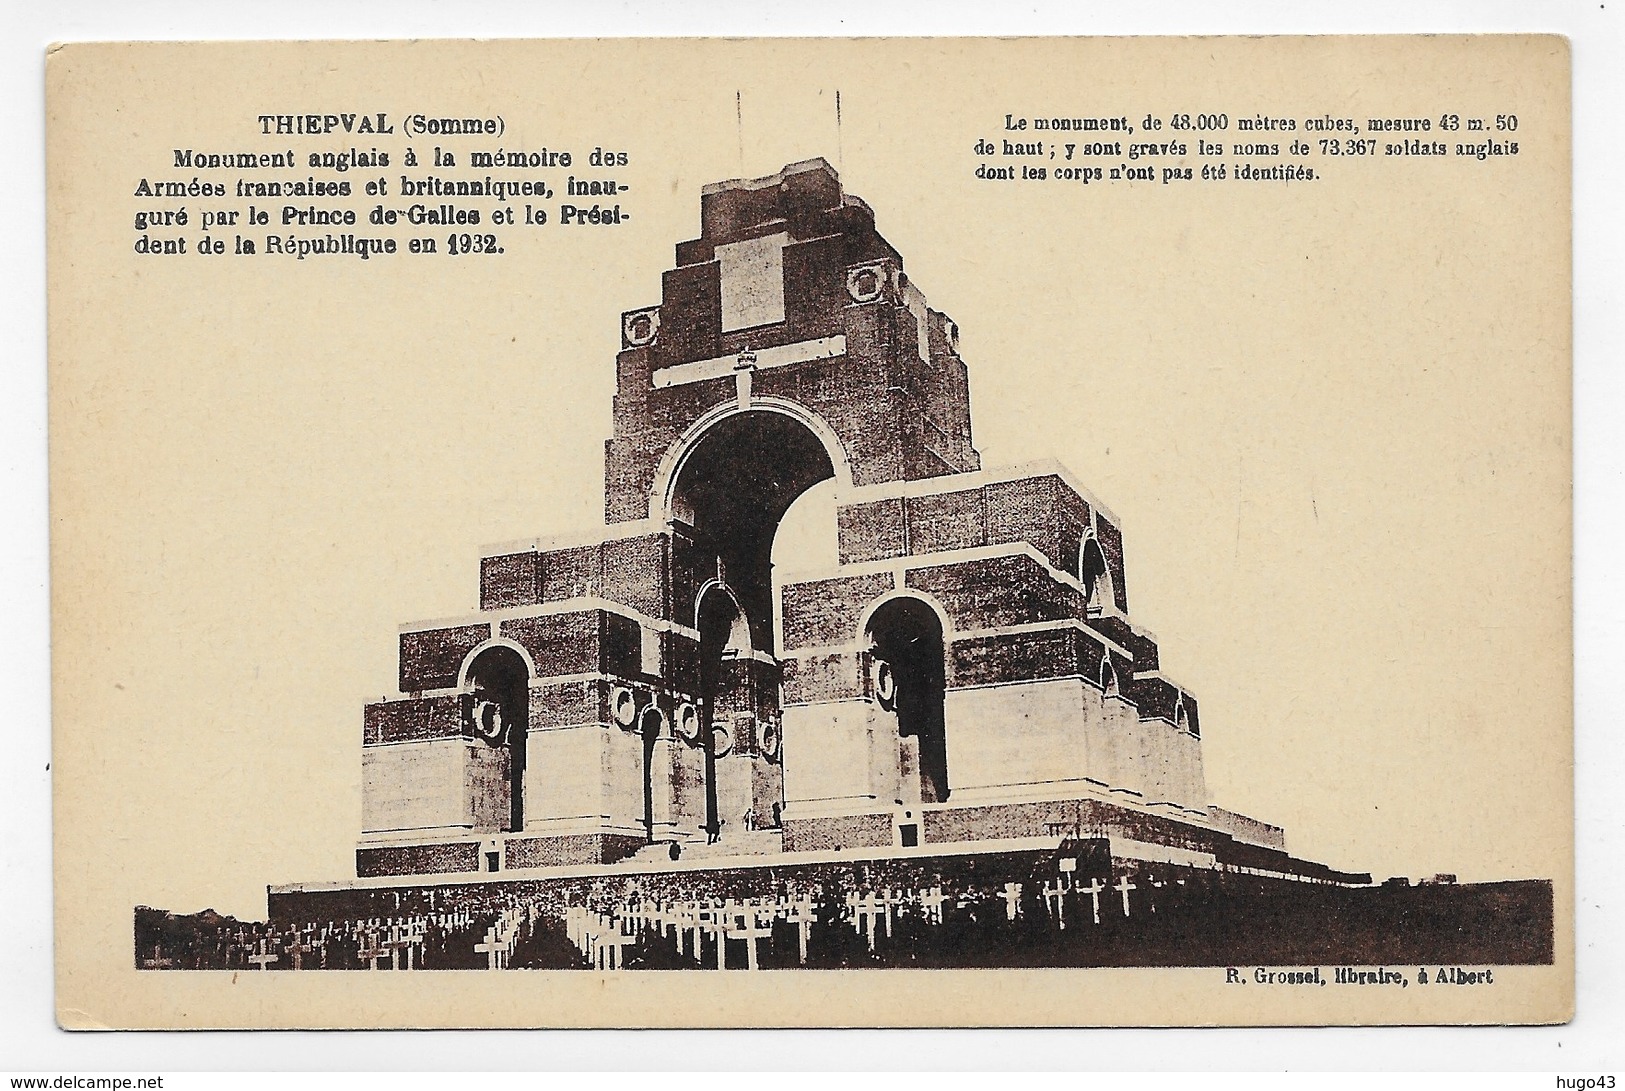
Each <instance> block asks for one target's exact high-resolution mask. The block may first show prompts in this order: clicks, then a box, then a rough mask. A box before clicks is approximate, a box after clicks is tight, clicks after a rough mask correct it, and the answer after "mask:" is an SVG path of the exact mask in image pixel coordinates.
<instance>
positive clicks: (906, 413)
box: [604, 159, 980, 523]
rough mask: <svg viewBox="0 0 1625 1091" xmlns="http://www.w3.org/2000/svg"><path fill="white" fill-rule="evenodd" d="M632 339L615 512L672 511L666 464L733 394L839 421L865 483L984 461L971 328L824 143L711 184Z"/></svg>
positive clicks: (817, 420) (608, 475) (734, 401)
mask: <svg viewBox="0 0 1625 1091" xmlns="http://www.w3.org/2000/svg"><path fill="white" fill-rule="evenodd" d="M621 346H622V349H621V353H620V355H619V357H618V358H617V362H616V363H617V374H616V392H615V432H614V436H613V438H612V439H610V440H609V441H608V443H607V444H606V449H605V474H604V476H605V500H604V511H605V518H606V520H607V521H608V522H610V523H621V522H627V521H629V520H635V519H642V518H645V517H649V516H654V517H657V518H658V517H660V516H661V515H662V510H661V509H662V507H663V506H664V505H665V504H666V503H667V499H668V498H666V497H663V496H661V495H657V494H658V493H660V492H661V491H662V489H663V487H664V486H665V485H666V484H669V482H667V481H663V478H665V477H667V476H669V470H670V468H671V464H672V463H673V461H674V460H675V459H676V457H677V456H678V455H680V454H681V451H682V448H684V447H685V446H686V445H687V444H688V443H689V442H690V441H691V440H692V439H694V438H696V437H697V436H698V434H699V432H700V431H702V430H703V427H704V424H705V422H707V421H709V420H710V418H711V417H713V416H715V415H716V413H717V411H718V410H719V409H720V408H721V407H729V406H731V407H736V408H737V409H739V410H750V409H753V408H766V409H778V410H780V411H783V412H788V413H790V414H791V415H793V416H800V417H803V418H804V419H805V420H807V421H809V422H810V423H811V424H812V426H813V427H814V429H815V430H816V431H819V432H822V433H825V435H826V436H829V435H830V434H832V438H833V439H834V440H835V441H836V442H838V444H839V446H840V447H841V448H842V449H843V450H842V451H841V452H839V455H840V456H842V457H843V459H844V462H845V466H844V467H837V468H836V472H837V473H842V472H843V471H844V472H849V473H850V477H851V483H852V484H854V485H869V484H876V483H879V482H886V481H903V480H915V479H919V478H927V477H936V476H939V475H942V474H950V473H962V472H965V471H969V470H975V469H978V468H979V466H980V459H979V457H978V455H977V453H976V450H975V448H974V447H973V446H972V445H971V424H970V397H969V393H968V390H967V387H966V377H965V365H964V363H963V362H962V361H961V360H960V358H959V352H958V330H957V328H956V327H955V325H954V323H953V322H952V321H951V320H950V319H949V318H948V317H947V316H946V315H944V314H943V313H942V312H941V311H935V310H932V309H931V308H930V306H928V305H927V303H926V301H925V296H924V295H923V294H922V293H921V292H920V290H919V289H918V288H917V287H915V285H914V284H913V283H912V282H911V281H910V280H909V279H908V277H907V275H906V274H905V273H904V272H903V260H902V258H901V257H900V256H899V255H898V253H897V251H896V250H894V249H893V248H892V247H891V245H890V244H889V243H888V242H886V240H885V239H884V238H882V237H881V236H880V234H879V233H878V232H877V231H876V230H875V218H874V213H873V212H872V211H871V210H870V209H869V207H868V206H867V205H866V204H864V203H863V202H862V201H861V200H859V199H858V198H856V197H852V196H849V195H847V194H844V193H843V192H842V191H841V183H840V179H839V178H838V177H837V176H836V173H835V171H834V169H833V168H832V167H830V165H829V164H828V163H826V162H825V161H824V160H822V159H810V160H807V161H806V162H803V163H796V164H793V165H791V166H788V167H785V168H784V169H783V170H781V171H779V172H778V173H776V174H772V175H769V176H767V177H765V178H754V179H738V180H734V181H729V182H718V183H715V184H712V185H709V186H706V187H705V189H704V191H703V193H702V196H701V232H700V237H699V238H697V239H693V240H691V241H688V242H683V243H679V244H678V245H677V266H676V268H674V269H670V270H668V271H667V272H666V274H665V277H664V283H663V285H662V290H661V302H660V305H659V306H656V307H644V308H640V309H638V310H633V311H628V312H626V313H625V314H624V315H623V316H622V325H621ZM826 442H828V439H826ZM663 464H664V465H663ZM826 476H827V475H826ZM664 514H666V515H670V514H671V512H669V511H666V512H665V513H664Z"/></svg>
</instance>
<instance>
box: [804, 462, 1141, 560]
mask: <svg viewBox="0 0 1625 1091" xmlns="http://www.w3.org/2000/svg"><path fill="white" fill-rule="evenodd" d="M1090 517H1091V513H1090V508H1089V504H1088V502H1087V501H1086V500H1084V499H1083V497H1081V496H1079V495H1078V494H1077V493H1076V492H1074V491H1073V490H1072V488H1071V487H1070V486H1068V485H1067V484H1066V482H1064V481H1063V480H1061V478H1060V477H1058V476H1056V475H1055V474H1043V475H1040V476H1037V477H1027V478H1018V479H1016V480H1013V481H1000V482H994V483H992V484H988V485H983V486H978V487H976V488H971V489H955V490H949V491H944V492H940V493H929V494H927V495H925V496H910V497H890V498H887V499H884V500H873V501H869V502H868V503H862V504H848V505H844V506H843V507H841V508H840V509H839V510H838V511H837V513H836V520H837V527H838V531H839V541H840V557H841V562H842V563H843V564H857V563H861V562H864V561H876V560H885V559H888V558H892V557H904V556H920V555H922V554H927V553H938V552H944V551H947V550H953V549H974V548H976V547H978V546H985V545H1008V544H1014V543H1017V542H1025V543H1027V544H1028V545H1031V546H1032V547H1033V548H1034V549H1036V550H1037V551H1038V552H1039V554H1040V555H1042V556H1043V557H1044V558H1045V560H1047V561H1048V562H1049V564H1050V566H1051V567H1053V568H1057V569H1059V570H1060V571H1062V572H1067V573H1070V574H1071V575H1073V576H1076V575H1077V574H1078V550H1079V547H1080V545H1081V544H1082V541H1083V535H1084V532H1085V529H1086V528H1087V527H1088V526H1089V520H1090ZM1119 544H1120V543H1119ZM1102 552H1103V553H1104V552H1105V550H1104V549H1103V550H1102ZM1114 572H1115V570H1114ZM1114 578H1115V575H1114Z"/></svg>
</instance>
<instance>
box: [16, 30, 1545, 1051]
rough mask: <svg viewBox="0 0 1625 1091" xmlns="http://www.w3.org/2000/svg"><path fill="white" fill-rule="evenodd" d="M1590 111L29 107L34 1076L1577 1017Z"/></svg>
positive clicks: (1013, 44)
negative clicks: (148, 1032)
mask: <svg viewBox="0 0 1625 1091" xmlns="http://www.w3.org/2000/svg"><path fill="white" fill-rule="evenodd" d="M1569 66H1570V54H1569V48H1568V43H1567V42H1566V41H1565V40H1564V39H1562V38H1558V37H1552V36H1535V35H1530V36H1493V35H1492V36H1476V37H1475V36H1441V37H1430V38H1419V37H1323V38H1252V39H1244V38H1162V39H1126V38H1064V39H1036V38H1028V39H999V40H995V39H852V40H834V39H800V40H769V39H750V40H744V39H741V40H724V39H695V40H690V41H684V42H677V41H671V40H664V41H660V40H653V39H645V40H639V39H621V40H607V39H605V40H573V41H562V40H559V41H481V42H473V41H413V42H405V41H401V42H373V43H337V42H278V43H268V42H265V43H220V42H216V43H202V42H199V43H169V44H163V43H77V44H72V45H67V46H63V47H61V48H60V49H58V50H55V51H53V53H52V55H51V56H50V58H49V60H48V64H47V85H48V86H47V113H48V117H47V141H48V159H47V178H48V192H49V200H50V208H49V220H48V228H49V238H48V241H49V247H50V253H49V265H48V276H49V292H50V298H49V317H50V366H49V379H50V391H49V397H50V406H49V409H50V415H51V430H50V443H51V452H50V457H51V463H50V472H51V508H52V527H51V535H52V537H51V550H52V618H53V648H52V658H53V667H52V670H53V690H52V696H53V732H54V737H53V768H54V778H55V780H54V807H55V826H54V835H53V836H54V844H55V865H54V866H55V882H56V908H55V913H56V926H57V951H56V965H57V980H56V984H57V1002H56V1011H57V1018H58V1020H59V1022H60V1023H61V1025H63V1026H64V1027H67V1028H90V1027H106V1028H127V1029H142V1028H172V1029H181V1028H187V1029H215V1028H251V1027H262V1028H292V1027H310V1028H315V1027H331V1028H359V1027H376V1028H383V1027H395V1028H409V1027H482V1026H483V1027H721V1026H729V1027H791V1026H796V1027H839V1026H866V1027H901V1026H967V1027H970V1026H1099V1025H1104V1026H1168V1025H1174V1026H1190V1025H1238V1026H1239V1025H1248V1026H1256V1025H1283V1024H1285V1025H1300V1024H1301V1025H1314V1026H1322V1025H1353V1024H1417V1023H1422V1024H1482V1023H1554V1022H1564V1021H1566V1020H1568V1019H1569V1018H1570V1017H1571V1016H1572V1014H1573V1010H1574V984H1573V983H1574V910H1575V885H1574V849H1575V841H1574V826H1573V820H1574V810H1573V805H1574V787H1573V732H1572V727H1573V661H1572V627H1571V604H1572V599H1571V561H1570V557H1571V527H1572V515H1571V505H1570V496H1571V489H1572V480H1573V479H1572V467H1571V435H1572V432H1571V422H1570V413H1571V387H1570V377H1571V367H1572V348H1571V334H1570V319H1571V279H1570V278H1571V273H1570V263H1571V253H1570V231H1569V222H1570V211H1571V206H1570V107H1569V74H1570V67H1569ZM1261 73H1263V74H1267V75H1268V78H1267V79H1260V78H1259V77H1260V74H1261ZM792 74H793V78H791V75H792ZM313 971H348V972H346V973H324V974H320V975H318V976H316V977H314V978H310V977H295V976H290V975H293V974H309V973H311V972H313ZM384 971H388V972H390V973H391V974H392V975H393V976H391V977H389V978H380V977H378V976H376V975H377V974H378V973H380V972H384ZM424 971H437V972H433V973H429V972H424ZM495 971H504V972H502V973H497V972H495ZM639 971H643V972H639ZM403 974H405V975H407V976H404V977H403V976H402V975H403Z"/></svg>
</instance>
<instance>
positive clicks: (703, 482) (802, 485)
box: [651, 399, 852, 652]
mask: <svg viewBox="0 0 1625 1091" xmlns="http://www.w3.org/2000/svg"><path fill="white" fill-rule="evenodd" d="M831 478H833V479H834V480H835V481H836V488H837V489H838V490H839V489H842V488H850V486H851V480H852V479H851V469H850V465H849V462H848V459H847V453H846V450H845V448H844V447H843V446H842V444H841V442H840V440H839V439H838V438H837V437H836V435H835V433H834V431H833V429H831V428H830V427H829V425H828V424H827V423H826V422H824V421H823V420H821V419H820V418H819V417H818V416H817V414H814V413H811V412H809V411H808V410H807V409H805V408H804V407H802V406H799V405H796V404H795V403H793V402H788V401H783V400H777V399H772V400H769V399H758V400H753V401H751V402H750V403H749V405H748V406H747V407H741V406H740V405H739V404H737V403H730V404H728V405H726V406H720V407H718V408H717V409H714V410H712V411H711V412H709V413H707V414H706V415H705V416H703V417H701V418H700V419H699V420H698V421H696V422H695V424H694V425H693V426H692V427H691V428H690V429H689V430H688V431H687V432H685V434H684V435H683V436H682V437H681V438H680V439H679V440H678V441H677V442H676V443H674V444H673V445H672V447H671V449H670V450H669V451H668V452H667V454H666V457H665V458H664V459H663V460H662V462H661V466H660V471H659V473H658V474H657V475H656V481H655V485H654V491H653V493H652V496H651V502H652V506H653V508H654V510H656V511H658V512H659V513H660V518H661V520H662V522H663V524H664V525H665V526H666V527H667V528H668V529H669V530H670V531H671V533H672V534H673V537H674V539H675V540H679V541H682V542H686V543H690V544H691V545H692V546H693V548H694V549H695V551H696V553H697V554H698V555H699V556H702V557H705V558H710V559H711V560H710V562H709V563H714V565H715V568H716V571H715V573H714V576H715V579H716V580H717V581H719V582H721V583H722V584H723V585H725V586H726V587H727V589H728V591H729V592H730V593H731V594H732V595H733V597H734V598H735V600H736V601H737V602H738V604H739V607H740V609H741V611H742V613H743V615H744V617H745V618H746V620H747V622H748V624H749V626H750V633H751V644H752V646H753V647H755V648H757V649H772V650H774V651H775V652H776V651H777V650H778V649H776V648H774V640H773V587H772V547H773V539H774V536H775V535H776V534H777V532H778V527H779V524H780V522H781V521H782V520H783V518H784V515H785V513H786V512H787V511H788V510H789V509H790V506H791V505H792V504H794V503H795V501H796V500H797V499H798V498H800V497H801V496H802V495H803V494H804V493H806V491H807V490H808V489H810V488H812V487H813V486H814V485H817V484H819V483H821V482H824V481H828V480H830V479H831Z"/></svg>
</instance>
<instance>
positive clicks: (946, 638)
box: [855, 587, 954, 648]
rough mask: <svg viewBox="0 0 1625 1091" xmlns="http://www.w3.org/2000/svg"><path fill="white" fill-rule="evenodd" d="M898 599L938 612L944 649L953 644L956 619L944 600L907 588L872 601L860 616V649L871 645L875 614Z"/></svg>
mask: <svg viewBox="0 0 1625 1091" xmlns="http://www.w3.org/2000/svg"><path fill="white" fill-rule="evenodd" d="M897 599H915V600H916V601H919V602H922V603H924V604H925V605H926V606H929V607H930V608H931V609H932V610H934V611H935V612H936V615H937V624H939V625H941V626H942V644H943V647H945V648H946V647H947V646H948V645H949V644H952V643H953V639H954V619H953V618H952V617H950V616H949V615H948V608H947V607H946V606H944V605H942V600H941V599H938V598H937V597H936V596H935V595H932V594H931V593H930V592H928V591H919V590H916V589H915V588H912V587H907V588H900V589H898V590H895V591H887V592H886V593H885V594H884V595H881V596H880V597H879V598H877V599H874V600H872V601H871V602H870V603H869V605H868V606H865V607H864V608H863V613H862V614H860V615H858V628H857V634H856V640H855V642H856V644H857V645H858V647H859V648H866V646H867V645H868V643H869V627H870V622H871V621H873V620H874V616H875V614H876V613H877V612H879V611H880V610H881V609H882V608H883V607H885V605H886V604H887V603H888V602H893V601H895V600H897Z"/></svg>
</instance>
